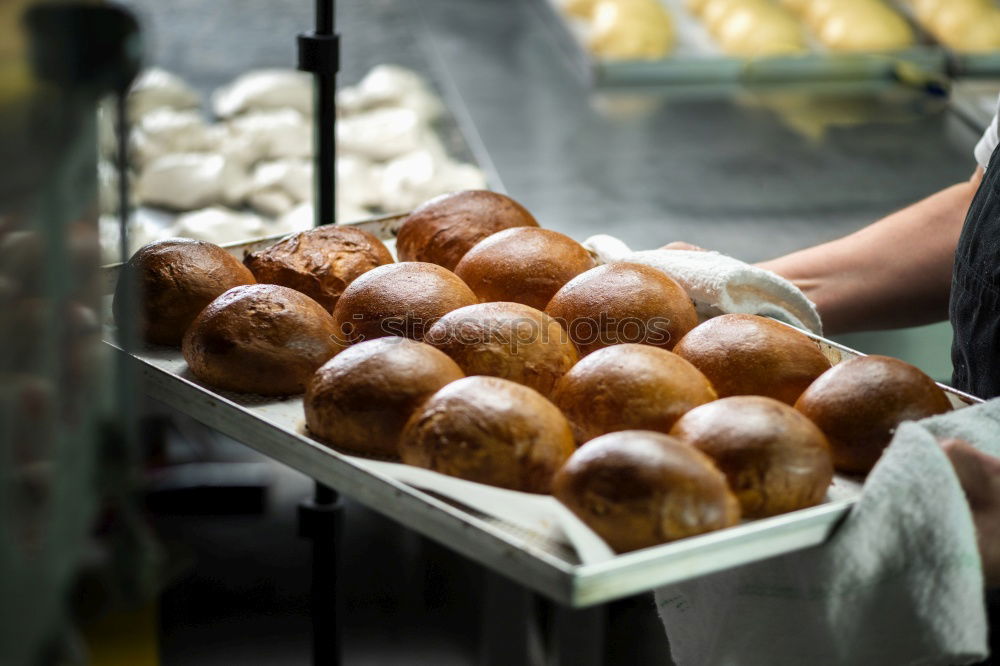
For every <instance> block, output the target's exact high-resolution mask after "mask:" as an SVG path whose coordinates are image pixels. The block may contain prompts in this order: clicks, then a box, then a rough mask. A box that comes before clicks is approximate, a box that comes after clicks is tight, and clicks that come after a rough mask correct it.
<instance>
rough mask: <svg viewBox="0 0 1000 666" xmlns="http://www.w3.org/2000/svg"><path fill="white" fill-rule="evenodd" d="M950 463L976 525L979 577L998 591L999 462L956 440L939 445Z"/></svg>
mask: <svg viewBox="0 0 1000 666" xmlns="http://www.w3.org/2000/svg"><path fill="white" fill-rule="evenodd" d="M941 446H942V447H943V448H944V452H945V454H947V456H948V458H949V459H950V460H951V464H952V466H953V467H954V468H955V473H956V474H957V475H958V480H959V482H960V483H961V484H962V489H963V490H964V491H965V496H966V498H967V499H968V501H969V508H970V509H971V510H972V520H973V521H974V522H975V524H976V533H977V536H978V540H979V553H980V555H981V556H982V560H983V577H984V578H985V579H986V586H987V587H991V588H993V587H1000V458H994V457H993V456H991V455H988V454H986V453H983V452H982V451H979V450H978V449H976V448H974V447H972V446H970V445H969V444H967V443H966V442H963V441H962V440H960V439H946V440H943V441H942V442H941Z"/></svg>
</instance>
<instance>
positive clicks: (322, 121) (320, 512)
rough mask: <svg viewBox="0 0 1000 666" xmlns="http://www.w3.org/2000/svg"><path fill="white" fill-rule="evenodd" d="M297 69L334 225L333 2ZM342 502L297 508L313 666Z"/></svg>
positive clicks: (320, 663)
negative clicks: (308, 93)
mask: <svg viewBox="0 0 1000 666" xmlns="http://www.w3.org/2000/svg"><path fill="white" fill-rule="evenodd" d="M298 45H299V65H298V66H299V69H300V70H302V71H305V72H311V73H312V75H313V79H314V86H313V88H314V91H315V95H314V103H313V120H314V125H313V133H314V134H315V137H314V139H313V141H314V143H315V146H316V159H315V178H314V184H313V186H314V191H315V193H314V195H313V200H314V208H315V213H316V218H315V221H314V224H315V226H319V225H321V224H336V221H337V199H336V187H337V126H336V122H337V108H336V96H335V95H336V89H337V70H338V69H339V68H340V39H339V37H338V35H337V33H336V7H335V4H334V0H316V30H315V31H313V32H309V33H304V34H301V35H299V36H298ZM342 516H343V502H342V501H341V500H340V498H339V497H338V495H337V491H335V490H334V489H333V488H330V487H329V486H326V485H324V484H322V483H319V482H318V481H317V482H316V487H315V490H314V494H313V497H312V499H310V500H305V501H303V502H302V503H301V504H300V505H299V534H300V535H301V536H303V537H305V538H307V539H310V540H311V541H312V548H313V557H312V589H311V590H310V596H311V599H310V602H311V607H312V625H313V664H314V665H315V666H340V664H341V632H340V613H339V612H338V611H339V605H340V599H339V597H340V595H339V594H338V573H337V570H338V568H339V548H340V541H341V538H340V532H341V526H342Z"/></svg>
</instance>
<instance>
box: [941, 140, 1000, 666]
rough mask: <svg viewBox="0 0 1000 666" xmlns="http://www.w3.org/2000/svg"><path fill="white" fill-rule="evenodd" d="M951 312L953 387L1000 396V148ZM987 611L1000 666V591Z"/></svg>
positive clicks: (971, 222)
mask: <svg viewBox="0 0 1000 666" xmlns="http://www.w3.org/2000/svg"><path fill="white" fill-rule="evenodd" d="M948 310H949V316H950V318H951V325H952V328H953V329H954V331H955V338H954V342H953V343H952V347H951V361H952V365H953V366H954V374H953V375H952V385H953V386H954V387H955V388H957V389H959V390H960V391H965V392H966V393H971V394H972V395H975V396H979V397H980V398H993V397H995V396H997V395H1000V146H998V147H997V149H996V150H994V151H993V155H992V156H991V157H990V164H989V167H988V168H987V169H986V173H985V174H984V175H983V182H982V185H980V186H979V191H978V192H976V196H975V197H974V198H973V200H972V205H971V206H969V213H968V215H967V216H966V218H965V226H964V227H962V236H961V237H960V238H959V240H958V248H957V249H956V250H955V269H954V273H953V274H952V282H951V303H950V305H949V308H948ZM986 607H987V611H988V612H989V618H990V652H991V654H992V656H991V657H990V658H989V659H987V660H986V661H985V662H983V664H1000V591H997V590H995V591H993V592H990V593H987V595H986Z"/></svg>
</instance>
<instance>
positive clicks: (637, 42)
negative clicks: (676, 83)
mask: <svg viewBox="0 0 1000 666" xmlns="http://www.w3.org/2000/svg"><path fill="white" fill-rule="evenodd" d="M591 30H592V32H591V35H590V44H589V45H590V49H591V51H593V52H594V53H595V54H597V55H599V56H602V57H604V58H608V59H611V60H637V59H655V58H662V57H663V56H665V55H666V54H667V53H669V52H670V51H671V49H673V47H674V40H675V37H676V35H675V32H674V23H673V21H672V20H671V18H670V15H669V14H668V13H667V10H666V9H664V7H663V5H661V4H660V3H659V2H658V0H602V1H601V2H599V3H598V4H597V6H596V7H595V8H594V15H593V23H592V24H591Z"/></svg>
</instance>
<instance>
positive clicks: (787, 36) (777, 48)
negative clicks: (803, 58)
mask: <svg viewBox="0 0 1000 666" xmlns="http://www.w3.org/2000/svg"><path fill="white" fill-rule="evenodd" d="M715 38H716V41H717V42H718V43H719V46H720V48H722V50H723V51H725V52H726V53H728V54H730V55H735V56H742V57H757V56H774V55H791V54H795V53H802V52H803V51H805V49H806V44H805V39H804V37H803V34H802V27H801V26H800V25H799V22H798V21H797V20H796V19H795V17H794V16H792V15H791V14H790V13H789V12H788V11H786V10H785V9H782V8H781V7H779V6H777V5H763V6H744V7H739V8H737V9H734V10H733V11H732V12H730V13H729V14H728V15H726V17H725V18H724V19H723V21H722V22H721V23H719V24H718V26H717V28H716V30H715Z"/></svg>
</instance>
